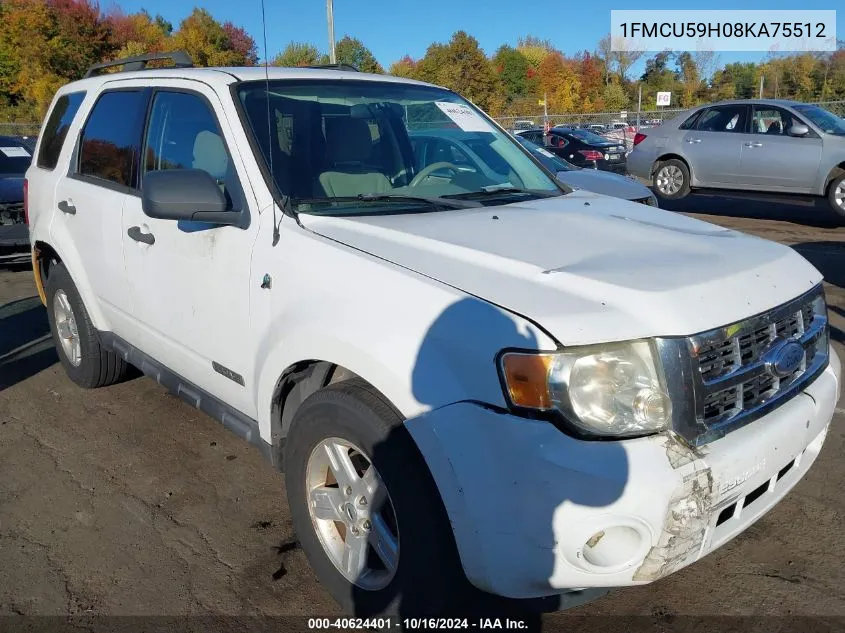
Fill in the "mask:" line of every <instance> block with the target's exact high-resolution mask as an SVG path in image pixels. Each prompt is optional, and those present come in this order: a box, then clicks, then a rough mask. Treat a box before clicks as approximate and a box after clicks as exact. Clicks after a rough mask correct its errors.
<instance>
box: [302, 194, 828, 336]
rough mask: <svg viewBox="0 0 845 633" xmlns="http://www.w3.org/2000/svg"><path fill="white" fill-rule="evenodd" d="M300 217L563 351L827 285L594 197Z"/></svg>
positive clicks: (779, 251)
mask: <svg viewBox="0 0 845 633" xmlns="http://www.w3.org/2000/svg"><path fill="white" fill-rule="evenodd" d="M299 218H300V222H301V223H302V224H303V226H305V227H306V228H308V229H310V230H312V231H314V232H316V233H318V234H320V235H323V236H325V237H328V238H331V239H333V240H336V241H339V242H341V243H344V244H347V245H349V246H351V247H354V248H356V249H359V250H362V251H365V252H367V253H371V254H373V255H376V256H378V257H380V258H382V259H386V260H388V261H391V262H394V263H395V264H398V265H400V266H403V267H405V268H408V269H411V270H413V271H417V272H419V273H421V274H423V275H426V276H428V277H431V278H434V279H437V280H439V281H441V282H443V283H446V284H448V285H450V286H453V287H456V288H458V289H461V290H463V291H465V292H467V293H469V294H472V295H475V296H478V297H481V298H483V299H485V300H487V301H490V302H492V303H495V304H497V305H499V306H501V307H503V308H506V309H508V310H510V311H512V312H515V313H517V314H520V315H523V316H525V317H527V318H529V319H531V320H532V321H534V322H536V323H538V324H539V325H540V326H541V327H543V328H544V329H545V330H546V331H548V332H549V333H550V334H551V335H552V336H554V337H555V338H556V339H557V340H558V342H560V343H561V344H563V345H579V344H588V343H596V342H603V341H614V340H627V339H636V338H642V337H649V336H672V335H689V334H695V333H698V332H702V331H705V330H709V329H712V328H714V327H719V326H722V325H727V324H730V323H732V322H735V321H739V320H741V319H744V318H746V317H749V316H751V315H754V314H757V313H759V312H763V311H765V310H768V309H770V308H772V307H774V306H776V305H779V304H781V303H784V302H785V301H788V300H789V299H792V298H794V297H796V296H798V295H800V294H801V293H802V292H804V291H806V290H809V289H810V288H811V287H813V286H814V285H815V284H817V283H819V282H820V281H821V275H820V274H819V272H818V271H817V270H816V269H815V268H813V267H812V266H811V265H810V264H809V263H808V262H807V261H806V260H805V259H803V258H802V257H801V256H800V255H798V254H797V253H795V252H794V251H793V250H792V249H790V248H788V247H786V246H781V245H780V244H776V243H774V242H769V241H766V240H762V239H759V238H756V237H752V236H749V235H745V234H743V233H739V232H737V231H732V230H728V229H724V228H721V227H718V226H714V225H711V224H707V223H705V222H701V221H698V220H693V219H691V218H688V217H686V216H683V215H677V214H674V213H670V212H668V211H663V210H661V209H656V208H653V207H649V206H647V205H643V204H637V203H633V202H627V201H624V200H619V199H615V198H608V197H604V196H597V195H594V194H592V193H589V192H586V191H576V192H574V193H571V194H568V195H566V196H560V197H556V198H547V199H543V200H536V201H532V202H526V203H516V204H508V205H502V206H497V207H481V208H478V209H474V208H473V209H462V210H457V211H442V212H433V213H418V214H406V215H390V216H387V215H384V216H362V217H346V218H332V217H320V216H315V215H305V214H302V215H300V216H299Z"/></svg>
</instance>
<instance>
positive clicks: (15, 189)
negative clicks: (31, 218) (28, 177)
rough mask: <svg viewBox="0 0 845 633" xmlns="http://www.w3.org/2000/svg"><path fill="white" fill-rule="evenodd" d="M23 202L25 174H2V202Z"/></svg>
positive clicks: (0, 188) (0, 201) (0, 190)
mask: <svg viewBox="0 0 845 633" xmlns="http://www.w3.org/2000/svg"><path fill="white" fill-rule="evenodd" d="M8 202H23V174H21V175H14V176H7V175H5V174H4V175H0V203H8Z"/></svg>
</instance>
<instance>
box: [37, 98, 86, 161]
mask: <svg viewBox="0 0 845 633" xmlns="http://www.w3.org/2000/svg"><path fill="white" fill-rule="evenodd" d="M84 98H85V93H84V92H70V93H68V94H64V95H62V96H61V97H59V98H58V99H57V100H56V105H55V106H54V107H53V111H52V112H50V118H49V119H47V125H46V126H45V127H44V133H43V135H42V137H41V147H40V148H39V150H38V163H37V164H38V166H39V167H43V168H44V169H55V168H56V165H57V164H58V162H59V154H61V152H62V146H63V145H64V143H65V137H66V136H67V131H68V128H70V124H71V123H73V118H74V117H75V116H76V113H77V112H78V111H79V106H80V105H81V104H82V100H83V99H84Z"/></svg>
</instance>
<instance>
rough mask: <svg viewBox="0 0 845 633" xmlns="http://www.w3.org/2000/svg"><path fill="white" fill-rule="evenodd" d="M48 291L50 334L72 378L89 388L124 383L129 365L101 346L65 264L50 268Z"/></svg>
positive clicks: (81, 385)
mask: <svg viewBox="0 0 845 633" xmlns="http://www.w3.org/2000/svg"><path fill="white" fill-rule="evenodd" d="M45 290H46V295H47V318H48V319H49V321H50V332H51V333H52V335H53V342H54V343H55V345H56V353H57V354H58V356H59V361H61V363H62V366H63V367H64V368H65V372H67V375H68V377H69V378H70V379H71V380H72V381H73V382H74V383H76V384H77V385H79V386H80V387H84V388H86V389H93V388H95V387H105V386H107V385H112V384H114V383H117V382H120V381H121V380H123V379H124V378H125V377H126V374H127V372H128V369H129V365H128V364H127V363H126V361H124V360H123V359H122V358H120V357H119V356H117V355H116V354H114V353H113V352H111V351H109V350H106V349H103V347H102V345H100V339H99V337H98V336H97V330H96V329H95V328H94V326H93V324H92V323H91V318H90V317H89V316H88V311H87V310H86V309H85V306H84V305H83V303H82V298H81V297H80V296H79V291H77V289H76V286H75V285H74V283H73V280H72V279H71V278H70V274H68V272H67V269H66V268H65V266H64V264H61V263H59V264H56V265H55V266H52V267H51V268H50V276H49V277H47V287H46V288H45ZM68 314H69V315H70V317H71V320H69V319H68ZM68 335H70V336H68ZM69 339H70V340H71V343H70V344H68V340H69ZM63 340H64V342H63ZM75 352H78V354H76V353H75Z"/></svg>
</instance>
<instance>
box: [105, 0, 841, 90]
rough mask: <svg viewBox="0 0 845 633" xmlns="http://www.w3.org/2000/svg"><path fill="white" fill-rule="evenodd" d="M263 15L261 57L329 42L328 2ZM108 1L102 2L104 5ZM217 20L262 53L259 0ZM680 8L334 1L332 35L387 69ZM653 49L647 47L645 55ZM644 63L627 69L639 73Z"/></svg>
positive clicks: (770, 4) (286, 0)
mask: <svg viewBox="0 0 845 633" xmlns="http://www.w3.org/2000/svg"><path fill="white" fill-rule="evenodd" d="M264 2H265V11H266V15H267V57H268V58H270V59H272V58H273V57H274V56H275V55H276V54H277V53H279V52H280V51H281V50H282V49H284V47H285V46H286V45H287V44H288V43H289V42H291V41H299V42H303V41H305V42H311V43H313V44H316V45H317V46H318V47H319V48H320V49H321V50H323V51H325V50H326V49H327V48H328V45H327V42H328V31H327V27H326V3H325V2H324V1H323V0H297V1H293V0H264ZM107 4H108V2H103V3H102V5H101V6H104V7H106V5H107ZM117 4H118V5H119V6H120V7H121V8H123V10H124V11H127V12H135V11H137V10H139V9H141V8H144V9H146V10H147V11H149V12H150V13H151V14H153V15H155V14H157V13H160V14H161V15H162V16H164V17H165V18H166V19H167V20H169V21H170V22H172V23H173V26H174V28H175V27H178V24H179V22H180V21H181V20H182V19H183V18H184V17H185V16H187V15H188V14H189V13H190V12H191V10H192V9H193V6H194V4H193V3H192V2H185V1H184V0H120V1H119V2H117ZM837 5H839V6H842V5H841V4H840V2H838V1H835V0H802V2H800V3H795V2H794V1H788V0H763V1H760V0H744V1H743V2H742V3H738V2H736V0H709V1H708V2H707V3H706V8H707V9H717V10H718V9H737V8H743V9H768V10H772V9H796V8H800V9H834V8H835V7H836V6H837ZM199 6H202V7H203V8H205V9H207V10H208V11H209V12H210V13H211V14H212V15H213V16H214V17H215V18H216V19H218V20H220V21H221V22H225V21H231V22H233V23H235V24H236V25H238V26H242V27H244V28H245V29H246V30H247V31H248V32H249V33H250V34H251V35H252V36H253V38H255V41H256V43H257V44H258V49H259V56H260V57H262V58H263V57H264V50H263V42H262V29H261V0H234V1H233V0H203V2H202V4H200V5H199ZM633 8H636V9H678V8H690V7H683V6H682V5H679V4H678V2H677V0H641V1H640V2H639V3H637V4H636V5H632V4H631V2H630V0H625V1H624V2H620V0H615V1H612V0H521V1H520V0H483V1H482V0H463V1H461V0H425V1H420V0H415V1H411V2H409V1H407V0H406V1H404V2H403V1H402V0H364V1H362V0H358V1H353V0H334V18H335V19H334V21H335V39H338V40H339V39H340V38H342V37H343V36H344V35H351V36H352V37H357V38H358V39H360V40H361V41H362V42H364V44H365V45H366V46H368V47H369V48H370V50H371V51H373V54H374V55H375V56H376V58H377V59H378V60H379V62H381V64H382V65H383V66H384V67H385V68H387V67H388V66H389V65H390V64H391V63H393V62H394V61H396V60H397V59H399V58H400V57H402V56H403V55H405V54H408V55H410V56H411V57H413V58H415V59H417V58H419V57H422V56H423V55H424V54H425V50H426V48H427V47H428V45H429V44H431V43H432V42H446V41H448V40H449V38H450V37H451V36H452V33H454V32H455V31H458V30H461V29H462V30H465V31H467V32H468V33H469V34H470V35H473V36H474V37H475V38H476V39H477V40H478V41H479V43H480V44H481V47H482V48H483V49H484V51H485V52H486V53H487V54H488V55H490V54H492V53H493V52H494V51H495V50H496V49H497V48H498V47H499V46H500V45H502V44H510V45H512V46H515V45H516V43H517V40H518V38H519V37H520V36H524V35H529V34H530V35H535V36H537V37H539V38H541V39H548V40H550V41H551V42H552V44H553V45H554V46H556V47H557V48H559V49H560V50H562V51H563V52H564V53H566V54H567V55H571V54H574V53H577V52H580V51H583V50H585V49H586V50H588V51H591V52H592V51H593V50H594V49H595V47H596V44H597V43H598V41H599V40H600V39H601V38H602V37H603V36H604V35H606V34H607V33H608V32H609V31H610V11H611V9H633ZM837 17H838V18H839V20H838V21H837V35H838V37H839V39H845V12H840V14H839V15H838V16H837ZM651 54H653V53H647V54H646V55H645V56H644V58H645V57H648V56H650V55H651ZM763 57H764V54H763V53H760V54H759V55H757V54H754V53H750V54H749V53H727V52H723V53H720V54H719V61H720V62H721V63H723V64H724V63H727V62H733V61H754V60H759V59H762V58H763ZM642 65H643V61H641V62H640V64H638V67H635V68H634V69H632V70H633V72H632V73H631V75H633V74H634V73H636V72H640V71H641V66H642Z"/></svg>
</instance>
